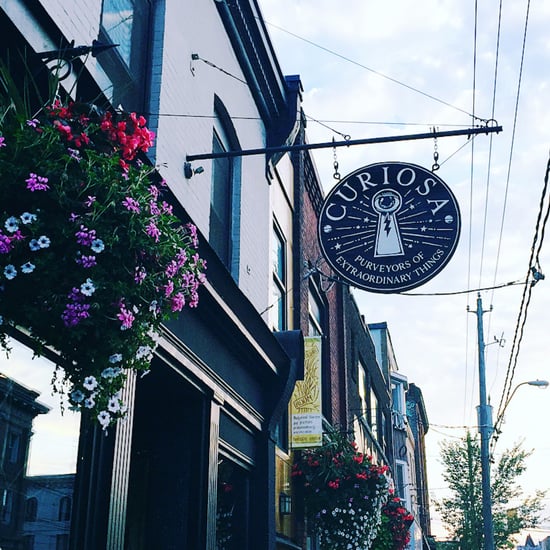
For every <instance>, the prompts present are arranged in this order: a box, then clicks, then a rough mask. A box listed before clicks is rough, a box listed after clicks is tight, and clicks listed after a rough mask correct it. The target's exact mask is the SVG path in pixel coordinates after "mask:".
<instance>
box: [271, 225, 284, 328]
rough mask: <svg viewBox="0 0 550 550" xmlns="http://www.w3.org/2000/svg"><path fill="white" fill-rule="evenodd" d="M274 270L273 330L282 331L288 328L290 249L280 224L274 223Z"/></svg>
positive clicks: (272, 249)
mask: <svg viewBox="0 0 550 550" xmlns="http://www.w3.org/2000/svg"><path fill="white" fill-rule="evenodd" d="M272 236H273V243H272V244H273V246H272V247H271V251H272V272H273V292H272V295H273V300H274V305H273V309H274V311H275V312H276V313H275V315H273V318H274V322H273V323H272V325H273V330H277V331H282V330H286V329H287V328H288V288H287V284H288V282H287V280H288V277H287V267H288V250H287V246H288V244H287V240H286V239H285V236H284V235H283V232H282V231H281V229H280V228H279V225H278V224H277V222H276V221H275V222H274V223H273V232H272Z"/></svg>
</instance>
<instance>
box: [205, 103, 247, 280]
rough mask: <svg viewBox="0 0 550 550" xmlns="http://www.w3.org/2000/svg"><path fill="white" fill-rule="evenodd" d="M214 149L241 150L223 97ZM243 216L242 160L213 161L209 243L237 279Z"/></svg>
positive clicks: (216, 108)
mask: <svg viewBox="0 0 550 550" xmlns="http://www.w3.org/2000/svg"><path fill="white" fill-rule="evenodd" d="M214 115H215V118H214V128H213V136H212V152H214V153H224V152H227V151H235V150H239V149H240V146H239V142H238V140H237V134H236V133H235V129H234V127H233V124H232V123H231V118H230V116H229V114H228V112H227V110H226V109H225V107H224V105H223V103H222V102H221V100H220V99H219V98H218V97H216V98H215V100H214ZM240 218H241V159H240V157H222V158H216V159H213V161H212V188H211V192H210V231H209V242H210V245H211V246H212V248H213V249H214V250H215V251H216V253H217V254H218V256H219V258H220V259H221V260H222V262H223V263H224V265H225V266H226V267H227V269H228V270H229V271H230V272H231V275H232V276H233V278H234V279H235V280H238V275H239V255H240V254H239V252H240V221H241V220H240Z"/></svg>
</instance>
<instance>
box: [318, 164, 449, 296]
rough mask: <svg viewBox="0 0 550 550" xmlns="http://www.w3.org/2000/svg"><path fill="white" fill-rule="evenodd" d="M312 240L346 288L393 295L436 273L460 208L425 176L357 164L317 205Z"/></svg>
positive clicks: (403, 168) (413, 168)
mask: <svg viewBox="0 0 550 550" xmlns="http://www.w3.org/2000/svg"><path fill="white" fill-rule="evenodd" d="M318 233H319V241H320V243H321V249H322V251H323V255H324V257H325V259H326V260H327V262H328V263H329V264H330V265H331V267H332V268H333V269H334V270H335V271H336V272H337V273H338V274H339V275H340V276H341V277H343V278H344V280H346V281H347V282H348V283H350V284H352V285H353V286H356V287H358V288H361V289H363V290H368V291H371V292H381V293H390V292H393V293H396V292H402V291H405V290H410V289H412V288H415V287H417V286H420V285H422V284H424V283H426V282H427V281H428V280H430V279H431V278H432V277H434V276H435V275H437V273H439V272H440V271H441V270H442V269H443V268H444V267H445V266H446V265H447V263H448V262H449V260H450V259H451V257H452V256H453V254H454V251H455V249H456V245H457V243H458V239H459V236H460V211H459V208H458V204H457V201H456V199H455V197H454V195H453V193H452V192H451V190H450V189H449V187H448V186H447V184H446V183H445V182H444V181H443V180H441V178H439V177H438V176H436V175H435V174H434V173H433V172H431V171H429V170H427V169H425V168H422V167H421V166H417V165H414V164H404V163H399V162H385V163H376V164H371V165H368V166H365V167H363V168H360V169H358V170H355V171H354V172H353V173H351V174H349V175H348V176H346V177H345V178H343V179H342V180H341V181H340V182H339V183H338V185H336V186H335V187H334V189H332V191H331V192H330V193H329V194H328V196H327V197H326V199H325V202H324V203H323V207H322V210H321V216H320V218H319V226H318Z"/></svg>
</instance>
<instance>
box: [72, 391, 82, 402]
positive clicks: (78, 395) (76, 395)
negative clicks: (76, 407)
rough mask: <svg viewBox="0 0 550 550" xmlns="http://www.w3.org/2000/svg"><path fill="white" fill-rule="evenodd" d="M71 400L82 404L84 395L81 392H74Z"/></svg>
mask: <svg viewBox="0 0 550 550" xmlns="http://www.w3.org/2000/svg"><path fill="white" fill-rule="evenodd" d="M71 399H72V400H73V401H74V402H75V403H81V402H82V401H84V393H83V392H82V391H81V390H74V391H73V392H71Z"/></svg>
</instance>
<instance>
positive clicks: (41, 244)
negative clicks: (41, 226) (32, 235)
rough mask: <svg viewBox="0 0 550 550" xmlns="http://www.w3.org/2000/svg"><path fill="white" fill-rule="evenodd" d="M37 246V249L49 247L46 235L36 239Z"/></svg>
mask: <svg viewBox="0 0 550 550" xmlns="http://www.w3.org/2000/svg"><path fill="white" fill-rule="evenodd" d="M37 243H38V246H39V248H48V247H49V246H50V243H51V241H50V239H49V238H48V237H46V235H42V236H41V237H39V238H38V241H37Z"/></svg>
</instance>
